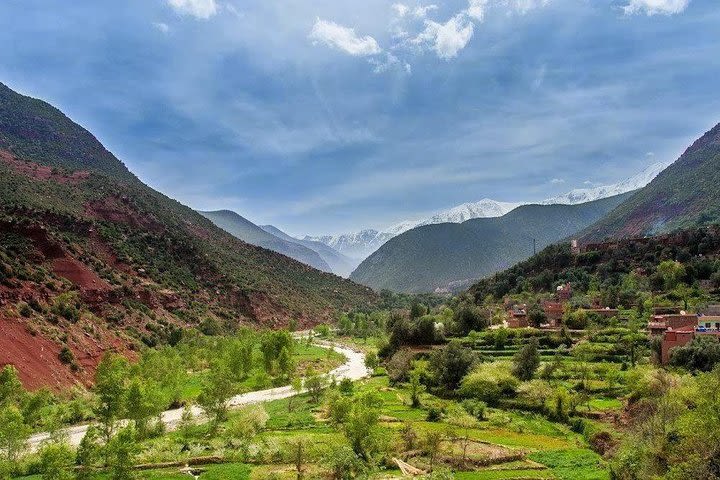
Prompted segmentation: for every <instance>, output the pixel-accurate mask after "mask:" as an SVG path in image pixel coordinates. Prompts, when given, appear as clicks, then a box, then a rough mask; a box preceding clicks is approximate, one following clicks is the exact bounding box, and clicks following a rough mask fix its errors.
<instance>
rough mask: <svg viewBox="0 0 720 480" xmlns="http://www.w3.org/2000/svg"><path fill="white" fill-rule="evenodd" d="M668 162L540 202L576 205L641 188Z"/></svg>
mask: <svg viewBox="0 0 720 480" xmlns="http://www.w3.org/2000/svg"><path fill="white" fill-rule="evenodd" d="M668 165H669V164H667V163H661V162H658V163H653V164H652V165H650V166H648V167H647V168H646V169H645V170H643V171H642V172H640V173H638V174H637V175H634V176H632V177H630V178H627V179H625V180H623V181H621V182H619V183H616V184H614V185H602V186H599V187H592V188H576V189H575V190H571V191H570V192H568V193H564V194H562V195H558V196H557V197H552V198H548V199H547V200H544V201H542V202H540V203H541V204H542V205H553V204H562V205H576V204H578V203H587V202H592V201H594V200H600V199H602V198H608V197H614V196H615V195H620V194H623V193H627V192H632V191H633V190H637V189H639V188H643V187H644V186H645V185H647V184H648V183H650V182H652V181H653V179H654V178H655V177H657V176H658V175H659V174H660V172H662V171H663V170H665V168H667V167H668Z"/></svg>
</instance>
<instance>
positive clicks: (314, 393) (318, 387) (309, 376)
mask: <svg viewBox="0 0 720 480" xmlns="http://www.w3.org/2000/svg"><path fill="white" fill-rule="evenodd" d="M304 385H305V389H306V390H307V391H308V393H309V394H310V398H311V399H312V401H313V403H319V402H320V395H321V394H322V391H323V389H324V388H325V385H326V381H325V378H324V377H323V376H322V375H318V374H317V373H316V372H315V370H313V369H312V368H308V370H307V372H306V373H305V381H304Z"/></svg>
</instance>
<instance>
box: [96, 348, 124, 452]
mask: <svg viewBox="0 0 720 480" xmlns="http://www.w3.org/2000/svg"><path fill="white" fill-rule="evenodd" d="M128 370H129V364H128V362H127V360H126V359H125V358H124V357H121V356H120V355H116V354H109V355H105V356H104V357H103V359H102V360H101V361H100V364H99V365H98V368H97V370H96V372H95V389H94V390H95V396H96V397H97V404H96V405H95V408H94V412H95V417H96V418H97V419H98V422H99V423H100V425H101V433H102V436H103V439H104V441H105V443H106V444H107V443H108V442H109V441H110V438H111V437H112V435H113V432H114V430H115V424H116V422H117V421H118V420H119V419H120V416H121V415H122V413H123V411H124V406H125V405H124V400H125V392H126V387H125V380H126V378H127V374H128Z"/></svg>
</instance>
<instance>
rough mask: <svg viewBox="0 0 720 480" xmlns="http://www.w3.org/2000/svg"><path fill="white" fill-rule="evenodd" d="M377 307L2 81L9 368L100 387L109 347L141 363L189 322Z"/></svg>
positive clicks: (1, 203) (3, 333)
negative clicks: (230, 227)
mask: <svg viewBox="0 0 720 480" xmlns="http://www.w3.org/2000/svg"><path fill="white" fill-rule="evenodd" d="M234 220H238V219H237V218H234ZM239 223H242V222H239ZM245 226H246V227H248V226H247V225H245ZM260 232H262V230H260ZM260 232H258V231H257V230H254V233H255V234H256V235H259V234H260ZM318 258H319V257H318ZM318 258H316V259H315V260H314V261H318V262H319V261H320V260H318ZM377 301H378V297H377V296H376V295H375V294H374V293H373V292H372V291H371V290H370V289H368V288H367V287H364V286H361V285H358V284H356V283H353V282H351V281H349V280H345V279H342V278H339V277H337V276H336V275H332V274H328V273H323V272H321V271H319V270H316V269H314V268H312V267H309V266H307V265H305V264H303V263H300V262H298V261H296V260H294V259H291V258H289V257H288V256H285V255H280V254H277V253H275V252H273V251H270V250H268V249H265V248H261V247H257V246H255V245H251V244H249V243H246V242H243V241H241V240H239V239H237V238H236V237H234V236H232V235H231V234H229V233H227V232H225V231H224V230H223V229H221V228H218V227H217V226H215V225H214V224H213V223H212V222H211V221H210V220H208V219H207V218H205V217H203V216H202V215H200V214H199V213H197V212H195V211H193V210H192V209H190V208H189V207H186V206H184V205H182V204H181V203H179V202H177V201H175V200H173V199H172V198H169V197H167V196H165V195H163V194H161V193H159V192H157V191H155V190H153V189H152V188H150V187H148V186H147V185H145V184H143V183H142V182H141V181H140V180H139V179H138V178H137V177H136V176H135V175H133V174H132V173H131V172H130V171H129V170H128V169H127V168H126V166H125V165H124V164H123V163H122V162H121V161H120V160H119V159H117V158H116V157H115V156H114V155H113V154H112V153H111V152H109V151H108V150H107V149H105V147H104V146H103V145H102V144H101V143H100V142H99V141H98V140H97V139H96V138H95V137H94V136H93V135H92V134H91V133H90V132H88V131H87V130H85V129H84V128H82V127H81V126H79V125H78V124H76V123H74V122H73V121H72V120H71V119H69V118H68V117H66V116H65V115H64V114H63V113H62V112H61V111H59V110H58V109H56V108H54V107H53V106H51V105H49V104H47V103H45V102H43V101H41V100H37V99H33V98H30V97H27V96H23V95H20V94H18V93H16V92H14V91H13V90H11V89H10V88H8V87H7V86H5V85H3V84H0V365H8V364H11V365H15V366H16V368H17V369H18V370H19V373H20V376H21V379H22V380H23V383H24V384H25V385H26V386H28V387H31V388H32V387H37V386H41V385H48V386H53V385H54V386H58V385H69V384H72V383H75V382H88V381H89V379H90V378H92V374H93V371H94V369H95V367H96V366H97V364H98V362H99V360H100V358H101V357H102V355H103V354H104V353H105V352H108V351H115V352H119V353H123V354H127V355H128V356H131V357H132V356H133V355H134V353H133V352H137V351H138V350H139V349H141V348H142V346H143V345H149V346H152V345H156V344H163V343H168V342H170V341H171V340H172V339H173V338H176V337H175V336H176V335H177V333H178V332H179V331H180V330H181V329H182V328H184V327H196V328H199V329H202V330H203V331H206V332H222V331H232V330H233V329H236V328H238V327H239V326H240V325H243V324H264V325H269V326H280V325H287V324H288V323H290V322H291V321H292V322H296V323H297V324H298V325H300V326H310V325H314V324H316V323H318V322H323V321H331V320H333V319H334V318H336V317H337V315H338V314H339V313H340V312H344V311H347V310H349V309H353V308H368V307H369V306H371V305H373V304H375V303H376V302H377ZM61 351H63V352H66V353H65V354H64V355H63V357H62V358H64V360H63V361H61V360H60V358H61V357H60V352H61Z"/></svg>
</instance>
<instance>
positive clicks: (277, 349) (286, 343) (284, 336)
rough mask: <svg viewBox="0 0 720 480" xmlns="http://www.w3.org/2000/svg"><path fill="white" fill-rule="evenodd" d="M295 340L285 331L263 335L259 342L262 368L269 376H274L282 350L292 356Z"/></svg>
mask: <svg viewBox="0 0 720 480" xmlns="http://www.w3.org/2000/svg"><path fill="white" fill-rule="evenodd" d="M294 348H295V340H294V339H293V337H292V335H291V334H290V332H288V331H287V330H277V331H274V332H268V333H266V334H264V335H263V336H262V338H261V340H260V352H261V353H262V355H263V367H264V368H265V371H266V372H267V373H268V375H270V376H274V375H275V373H276V370H277V369H278V364H277V363H278V359H279V357H280V355H281V354H282V351H283V349H286V350H287V352H286V353H287V354H289V355H292V353H293V351H294Z"/></svg>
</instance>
